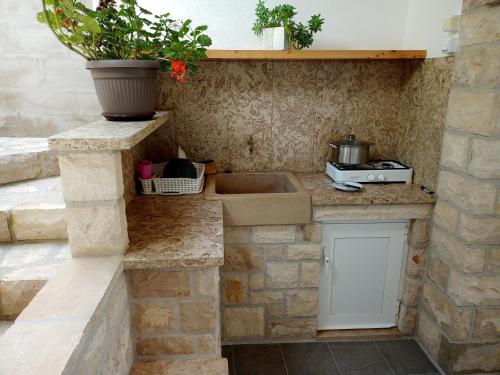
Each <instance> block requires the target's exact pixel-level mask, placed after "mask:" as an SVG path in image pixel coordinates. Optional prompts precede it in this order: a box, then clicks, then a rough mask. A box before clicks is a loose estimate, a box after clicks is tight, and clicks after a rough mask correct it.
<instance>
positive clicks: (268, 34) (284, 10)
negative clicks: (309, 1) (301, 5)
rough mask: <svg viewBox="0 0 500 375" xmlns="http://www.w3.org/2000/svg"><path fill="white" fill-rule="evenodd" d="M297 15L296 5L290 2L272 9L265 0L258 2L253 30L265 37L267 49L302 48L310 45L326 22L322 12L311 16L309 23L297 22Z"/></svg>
mask: <svg viewBox="0 0 500 375" xmlns="http://www.w3.org/2000/svg"><path fill="white" fill-rule="evenodd" d="M296 15H297V12H296V10H295V7H294V6H293V5H290V4H282V5H277V6H275V7H274V8H272V9H269V8H268V7H266V5H265V3H264V1H263V0H259V1H258V2H257V8H256V9H255V16H256V17H257V18H256V20H255V22H254V24H253V27H252V30H253V31H254V33H255V34H256V35H258V36H262V37H263V41H264V48H265V49H279V50H283V49H288V48H295V49H302V48H307V47H310V46H311V45H312V43H313V40H314V38H313V35H314V34H316V33H317V32H319V31H321V26H322V25H323V23H324V22H325V20H324V18H321V14H315V15H313V16H311V18H310V19H309V21H308V22H307V25H304V24H303V23H302V22H298V23H297V22H295V21H294V20H293V18H294V17H295V16H296Z"/></svg>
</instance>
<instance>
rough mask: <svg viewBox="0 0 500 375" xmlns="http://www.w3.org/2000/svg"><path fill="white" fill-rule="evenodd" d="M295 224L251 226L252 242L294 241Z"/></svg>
mask: <svg viewBox="0 0 500 375" xmlns="http://www.w3.org/2000/svg"><path fill="white" fill-rule="evenodd" d="M295 230H296V229H295V225H261V226H254V227H252V242H253V243H283V242H294V241H295Z"/></svg>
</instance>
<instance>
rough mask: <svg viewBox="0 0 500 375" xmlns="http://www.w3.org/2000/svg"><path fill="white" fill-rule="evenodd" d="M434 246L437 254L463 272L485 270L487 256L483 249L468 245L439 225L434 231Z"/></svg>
mask: <svg viewBox="0 0 500 375" xmlns="http://www.w3.org/2000/svg"><path fill="white" fill-rule="evenodd" d="M432 247H433V249H434V250H435V251H436V253H437V254H439V255H440V256H441V257H443V258H444V259H446V260H447V261H448V262H450V263H452V264H454V265H455V266H457V267H459V268H460V269H461V270H462V271H463V272H482V271H483V268H484V257H485V252H484V250H483V249H481V248H478V247H474V246H467V245H465V244H463V243H462V242H460V241H459V240H458V239H456V238H455V237H453V236H452V235H450V234H448V233H446V232H444V231H443V230H441V229H439V228H437V227H435V228H434V230H433V232H432Z"/></svg>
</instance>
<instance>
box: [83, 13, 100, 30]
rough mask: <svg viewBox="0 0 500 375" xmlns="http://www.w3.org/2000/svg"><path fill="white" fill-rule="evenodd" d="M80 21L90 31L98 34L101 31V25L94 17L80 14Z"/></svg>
mask: <svg viewBox="0 0 500 375" xmlns="http://www.w3.org/2000/svg"><path fill="white" fill-rule="evenodd" d="M80 21H81V22H82V23H83V24H84V25H85V27H86V28H87V30H88V31H89V32H91V33H95V34H98V33H100V32H101V27H100V26H99V24H98V23H97V22H96V20H95V19H93V18H92V17H90V16H81V17H80Z"/></svg>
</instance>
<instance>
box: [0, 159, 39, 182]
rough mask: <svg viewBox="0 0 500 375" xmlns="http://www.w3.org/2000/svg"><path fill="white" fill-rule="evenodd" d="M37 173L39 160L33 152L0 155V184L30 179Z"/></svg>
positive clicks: (36, 175) (37, 174)
mask: <svg viewBox="0 0 500 375" xmlns="http://www.w3.org/2000/svg"><path fill="white" fill-rule="evenodd" d="M39 175H40V161H39V160H38V154H37V153H35V152H33V153H21V154H11V155H2V157H1V158H0V185H2V184H7V183H10V182H16V181H24V180H30V179H32V178H36V177H38V176H39Z"/></svg>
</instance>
